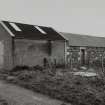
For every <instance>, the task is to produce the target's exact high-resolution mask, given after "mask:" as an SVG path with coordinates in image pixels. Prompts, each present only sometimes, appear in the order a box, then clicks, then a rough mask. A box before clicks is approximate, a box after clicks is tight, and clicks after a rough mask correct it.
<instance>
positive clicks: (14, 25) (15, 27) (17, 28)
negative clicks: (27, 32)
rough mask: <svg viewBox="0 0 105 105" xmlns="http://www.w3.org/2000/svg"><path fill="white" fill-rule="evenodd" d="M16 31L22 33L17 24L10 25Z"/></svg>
mask: <svg viewBox="0 0 105 105" xmlns="http://www.w3.org/2000/svg"><path fill="white" fill-rule="evenodd" d="M9 24H10V25H11V26H12V27H13V28H14V29H15V30H16V31H22V30H21V29H20V28H19V27H18V26H17V25H16V24H15V23H9Z"/></svg>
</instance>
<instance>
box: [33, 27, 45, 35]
mask: <svg viewBox="0 0 105 105" xmlns="http://www.w3.org/2000/svg"><path fill="white" fill-rule="evenodd" d="M34 27H35V28H36V29H37V30H38V31H40V32H41V33H42V34H47V33H46V32H45V31H44V30H43V29H41V28H40V27H38V26H34Z"/></svg>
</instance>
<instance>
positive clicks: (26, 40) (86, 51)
mask: <svg viewBox="0 0 105 105" xmlns="http://www.w3.org/2000/svg"><path fill="white" fill-rule="evenodd" d="M104 51H105V38H102V37H92V36H84V35H76V34H70V33H59V32H57V31H56V30H54V29H53V28H51V27H44V26H36V25H30V24H22V23H15V22H8V21H1V23H0V68H5V69H11V68H13V67H14V66H16V65H27V66H35V65H40V66H43V65H44V62H45V59H47V60H48V61H49V62H51V63H56V64H57V65H63V64H68V65H69V64H70V63H71V62H72V64H73V65H75V66H78V65H86V64H89V63H91V64H92V63H93V62H94V61H97V60H100V57H101V54H102V53H103V52H104Z"/></svg>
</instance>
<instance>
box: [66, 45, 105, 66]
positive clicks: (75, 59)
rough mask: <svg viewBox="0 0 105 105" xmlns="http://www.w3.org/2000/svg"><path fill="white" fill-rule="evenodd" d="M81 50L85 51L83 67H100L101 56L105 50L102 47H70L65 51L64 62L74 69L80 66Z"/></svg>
mask: <svg viewBox="0 0 105 105" xmlns="http://www.w3.org/2000/svg"><path fill="white" fill-rule="evenodd" d="M81 48H84V49H85V65H88V66H101V63H102V62H101V60H102V55H103V53H104V52H105V48H102V47H74V46H70V47H68V49H67V56H66V60H67V63H68V64H69V65H71V64H72V65H73V66H74V67H78V66H81V50H80V49H81Z"/></svg>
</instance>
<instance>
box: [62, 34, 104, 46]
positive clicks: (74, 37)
mask: <svg viewBox="0 0 105 105" xmlns="http://www.w3.org/2000/svg"><path fill="white" fill-rule="evenodd" d="M61 34H62V35H64V36H65V37H66V38H67V39H68V41H69V45H70V46H92V47H105V38H104V37H95V36H88V35H80V34H72V33H63V32H62V33H61Z"/></svg>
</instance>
